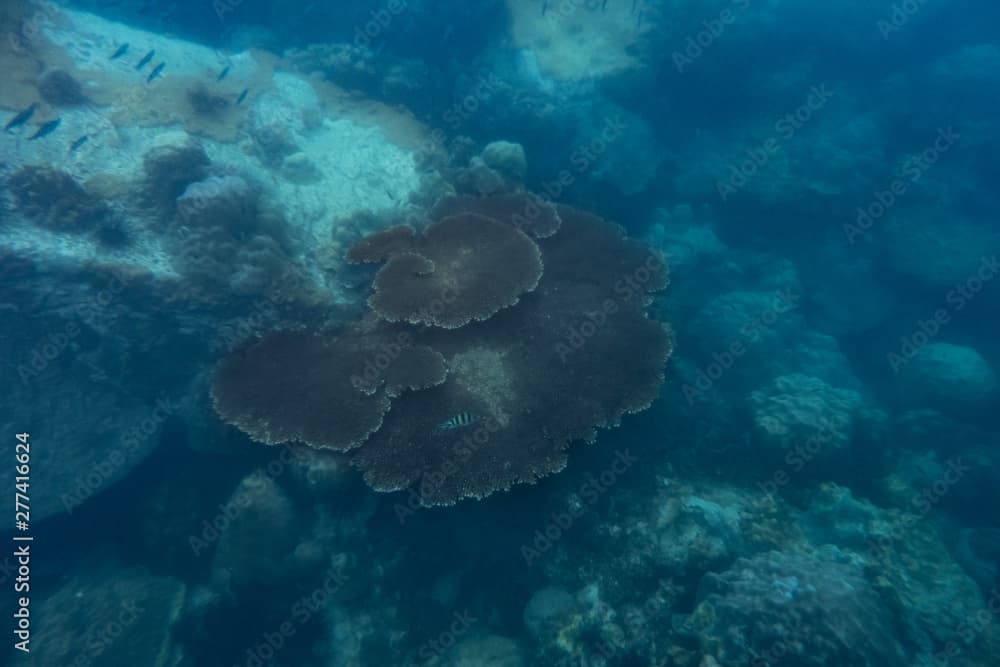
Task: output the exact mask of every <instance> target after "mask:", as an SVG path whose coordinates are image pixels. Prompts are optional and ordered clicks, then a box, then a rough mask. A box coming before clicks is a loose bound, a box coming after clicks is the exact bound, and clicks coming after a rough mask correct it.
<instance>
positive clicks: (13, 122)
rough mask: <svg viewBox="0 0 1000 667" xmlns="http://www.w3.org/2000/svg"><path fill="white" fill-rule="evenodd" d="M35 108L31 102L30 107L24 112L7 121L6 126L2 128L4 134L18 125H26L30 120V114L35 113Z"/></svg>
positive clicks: (35, 105)
mask: <svg viewBox="0 0 1000 667" xmlns="http://www.w3.org/2000/svg"><path fill="white" fill-rule="evenodd" d="M37 107H38V105H37V104H35V103H34V102H32V103H31V106H29V107H28V108H27V109H25V110H24V111H22V112H21V113H19V114H17V115H16V116H14V117H13V118H11V119H10V120H9V121H7V124H6V125H4V126H3V129H4V132H7V131H9V130H12V129H14V128H15V127H17V126H19V125H24V124H25V123H27V122H28V119H29V118H31V116H32V114H34V113H35V109H36V108H37Z"/></svg>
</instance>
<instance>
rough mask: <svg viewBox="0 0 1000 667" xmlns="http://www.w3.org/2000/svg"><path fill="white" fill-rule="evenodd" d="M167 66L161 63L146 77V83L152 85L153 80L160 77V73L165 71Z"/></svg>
mask: <svg viewBox="0 0 1000 667" xmlns="http://www.w3.org/2000/svg"><path fill="white" fill-rule="evenodd" d="M165 66H166V63H160V64H159V65H157V66H156V67H154V68H153V71H152V72H150V73H149V76H147V77H146V83H150V82H151V81H152V80H153V79H155V78H156V77H158V76H160V72H162V71H163V68H164V67H165Z"/></svg>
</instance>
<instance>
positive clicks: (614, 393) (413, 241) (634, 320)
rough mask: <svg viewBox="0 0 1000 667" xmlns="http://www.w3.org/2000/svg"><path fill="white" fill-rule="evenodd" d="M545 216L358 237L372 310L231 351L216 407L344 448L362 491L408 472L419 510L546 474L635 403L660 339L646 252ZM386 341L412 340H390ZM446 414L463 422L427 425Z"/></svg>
mask: <svg viewBox="0 0 1000 667" xmlns="http://www.w3.org/2000/svg"><path fill="white" fill-rule="evenodd" d="M467 203H468V202H467ZM511 204H512V200H510V199H505V200H503V201H502V202H498V203H497V207H496V208H497V210H501V211H503V210H510V209H511ZM521 204H522V207H529V206H533V205H534V202H533V200H532V199H531V198H530V197H527V196H525V197H523V198H522V201H521ZM476 209H477V211H488V210H491V209H493V205H492V202H490V201H488V200H487V201H485V202H484V203H483V204H482V205H480V206H477V207H476ZM549 212H550V213H551V211H549ZM557 214H558V218H559V219H560V220H561V226H560V227H559V229H558V232H557V233H555V234H552V235H551V236H547V237H545V238H539V239H536V240H532V239H531V238H530V237H529V236H527V235H526V234H524V233H523V232H521V231H520V230H518V229H517V228H516V226H515V225H512V224H511V223H510V222H508V221H504V220H502V219H497V218H492V217H487V216H484V215H482V214H481V213H479V212H477V213H471V212H463V213H458V214H455V215H449V216H447V217H444V218H441V219H438V220H435V221H434V222H432V223H431V224H430V225H428V226H427V228H426V229H425V230H424V231H423V232H422V233H421V234H416V233H414V232H413V231H412V230H409V229H408V228H394V229H390V230H388V231H384V232H380V233H378V234H376V235H375V236H374V237H370V238H368V239H365V240H363V241H362V242H361V243H360V244H359V245H358V246H356V247H355V248H354V249H353V250H352V252H351V253H350V254H351V257H352V258H353V259H355V260H357V261H371V260H384V259H386V258H388V260H387V261H386V263H385V265H384V266H383V267H382V268H381V269H380V270H379V272H378V274H377V275H376V277H375V281H374V293H373V296H372V298H371V299H370V304H371V305H372V309H373V314H374V315H376V316H378V317H380V318H382V319H381V320H377V319H371V320H366V321H364V322H361V323H358V324H355V325H351V327H348V328H347V329H346V330H344V331H341V332H339V333H336V334H318V335H317V334H311V333H307V332H300V333H294V332H280V333H275V334H272V335H271V336H269V337H267V338H265V339H264V340H262V341H260V342H259V343H256V344H254V345H252V346H250V347H249V348H247V349H244V350H242V351H240V352H238V353H236V354H234V355H233V356H232V357H230V358H228V359H226V360H224V361H223V363H222V364H221V366H220V368H219V371H218V373H217V375H216V379H215V382H214V385H213V395H214V396H215V406H216V409H217V410H218V412H219V414H220V415H221V416H222V417H223V418H224V419H225V420H227V421H229V422H230V423H233V424H235V425H237V426H239V427H240V428H242V429H243V430H244V431H246V432H247V433H249V434H251V435H252V436H253V437H254V438H256V439H258V440H260V441H263V442H267V443H272V444H273V443H278V442H284V441H289V440H301V441H304V442H307V443H309V444H312V445H314V446H319V447H329V448H333V449H339V450H349V449H354V448H356V450H355V451H354V452H353V453H352V460H353V461H354V463H355V464H356V465H358V466H359V467H361V468H362V469H363V470H364V471H365V478H366V480H367V481H368V482H369V484H371V485H372V486H373V487H375V488H377V489H380V490H395V489H400V488H405V487H408V486H411V485H414V484H418V483H419V485H420V496H421V502H422V503H423V504H442V503H451V502H454V501H456V500H458V499H461V498H464V497H468V496H474V497H483V496H485V495H489V494H490V493H492V492H494V491H497V490H501V489H506V488H508V487H510V486H511V485H512V484H515V483H520V482H531V481H534V480H535V479H537V478H538V477H541V476H543V475H545V474H549V473H552V472H555V471H558V470H560V469H561V468H562V467H563V466H564V465H565V459H566V451H565V450H566V446H567V445H568V444H569V442H570V441H573V440H577V439H586V440H592V439H593V438H594V437H595V435H596V431H595V429H596V428H598V427H605V428H607V427H613V426H616V425H617V424H618V422H619V420H620V418H621V417H622V415H624V414H626V413H628V412H637V411H640V410H643V409H645V408H646V407H648V406H649V404H650V403H651V402H652V400H653V399H654V398H655V396H656V394H657V391H658V388H659V385H660V383H661V382H662V379H663V365H664V363H665V361H666V359H667V358H668V356H669V354H670V349H671V345H670V337H669V335H668V332H667V331H666V329H665V328H664V326H663V325H662V324H660V323H659V322H656V321H654V320H650V319H649V318H648V317H647V315H646V313H645V309H646V307H647V306H648V305H649V303H650V300H651V298H652V295H653V294H655V293H656V292H657V291H659V290H662V289H663V288H664V287H665V286H666V282H667V277H666V267H665V265H664V263H663V260H662V258H661V257H659V256H658V255H657V254H656V253H653V252H651V251H650V250H649V249H648V248H646V247H645V246H643V245H642V244H640V243H638V242H635V241H632V240H629V239H626V238H625V237H624V236H623V235H622V233H621V230H619V229H617V228H616V227H614V226H613V225H610V224H608V223H606V222H604V221H603V220H601V219H600V218H597V217H595V216H591V215H589V214H586V213H583V212H581V211H576V210H574V209H571V208H569V207H565V206H560V207H558V210H557ZM501 217H502V216H501ZM542 217H543V218H544V217H545V216H542ZM540 228H541V229H544V230H545V231H546V232H549V231H551V225H550V224H546V223H541V227H540ZM486 258H489V259H490V262H484V259H486ZM543 266H544V272H543V271H542V267H543ZM386 320H388V322H386ZM395 320H406V321H408V322H411V323H416V324H422V325H425V326H424V327H423V328H420V329H416V328H414V327H412V326H403V327H400V326H399V325H393V324H391V322H392V321H395ZM403 334H405V335H406V336H407V337H408V340H409V341H410V343H409V344H413V345H417V346H426V347H427V348H429V351H422V352H420V353H419V354H414V352H413V351H408V352H407V353H406V354H403V353H402V351H401V348H399V346H398V345H397V348H396V349H395V350H394V349H393V348H392V347H390V343H391V342H393V341H394V340H395V339H396V338H397V337H398V336H400V335H403ZM621 341H628V345H622V343H621ZM431 351H434V352H436V353H438V354H439V355H440V356H441V357H443V359H444V365H445V366H446V368H447V375H446V377H445V375H444V374H443V373H442V372H441V369H440V368H439V364H440V361H439V360H438V358H437V357H436V356H435V355H433V354H432V353H431ZM404 364H405V366H404ZM396 376H402V377H406V378H407V379H406V380H405V381H404V380H400V379H397V378H396ZM442 380H443V382H442ZM383 382H384V383H385V386H384V387H382V386H381V385H382V383H383ZM403 387H409V388H413V389H414V390H411V391H408V392H404V393H402V394H398V392H399V391H400V389H402V388H403ZM397 394H398V395H397ZM307 397H308V399H307ZM313 400H319V401H322V403H323V405H324V407H323V408H322V409H318V408H316V407H314V405H313V403H312V401H313ZM390 405H391V406H392V410H391V411H390V410H389V407H390ZM457 414H468V415H471V417H470V419H471V420H473V421H474V422H475V423H474V424H473V425H472V426H471V427H469V428H468V430H467V431H466V430H464V429H454V430H450V429H446V430H442V428H441V425H443V424H446V423H447V422H449V420H451V419H452V418H453V417H454V416H455V415H457ZM402 443H406V444H405V446H403V447H400V445H401V444H402ZM498 462H499V463H498ZM460 463H461V464H462V465H460Z"/></svg>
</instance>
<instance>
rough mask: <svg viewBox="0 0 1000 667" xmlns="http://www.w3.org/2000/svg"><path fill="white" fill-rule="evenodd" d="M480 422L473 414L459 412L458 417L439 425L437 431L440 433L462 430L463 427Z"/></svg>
mask: <svg viewBox="0 0 1000 667" xmlns="http://www.w3.org/2000/svg"><path fill="white" fill-rule="evenodd" d="M478 420H479V418H478V417H476V415H474V414H472V413H471V412H459V413H458V414H457V415H455V416H454V417H452V418H451V419H449V420H448V421H446V422H444V423H443V424H439V425H438V427H437V430H439V431H453V430H455V429H456V428H462V427H463V426H468V425H469V424H474V423H476V422H477V421H478Z"/></svg>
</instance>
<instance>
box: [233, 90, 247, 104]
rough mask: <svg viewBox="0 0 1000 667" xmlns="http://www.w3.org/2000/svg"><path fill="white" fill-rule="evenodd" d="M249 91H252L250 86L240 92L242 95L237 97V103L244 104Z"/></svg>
mask: <svg viewBox="0 0 1000 667" xmlns="http://www.w3.org/2000/svg"><path fill="white" fill-rule="evenodd" d="M249 92H250V89H249V88H244V89H243V92H242V93H240V96H239V97H237V98H236V103H237V104H243V100H245V99H246V98H247V93H249Z"/></svg>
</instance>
